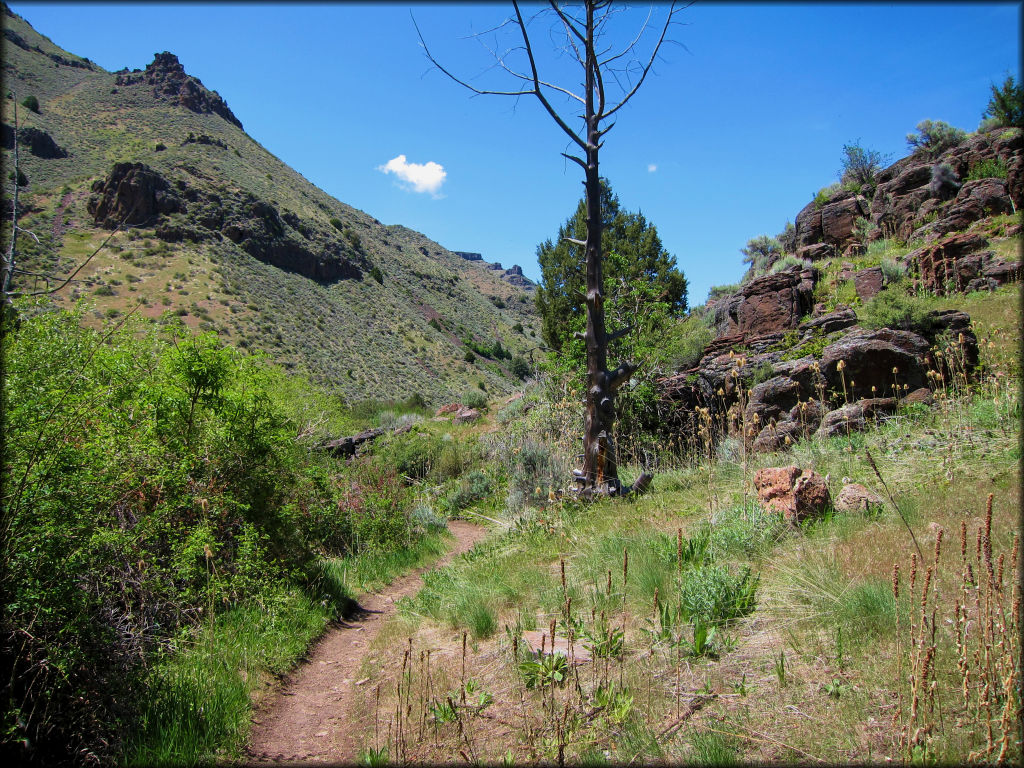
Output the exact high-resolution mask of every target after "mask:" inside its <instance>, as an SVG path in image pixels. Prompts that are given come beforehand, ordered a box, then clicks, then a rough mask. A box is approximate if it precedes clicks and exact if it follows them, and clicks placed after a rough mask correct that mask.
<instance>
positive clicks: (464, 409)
mask: <svg viewBox="0 0 1024 768" xmlns="http://www.w3.org/2000/svg"><path fill="white" fill-rule="evenodd" d="M479 418H480V411H478V410H476V408H469V407H468V406H464V405H463V406H460V407H459V410H458V411H456V413H455V418H454V421H455V423H456V424H468V423H469V422H471V421H476V420H477V419H479Z"/></svg>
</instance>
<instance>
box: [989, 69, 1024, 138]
mask: <svg viewBox="0 0 1024 768" xmlns="http://www.w3.org/2000/svg"><path fill="white" fill-rule="evenodd" d="M990 87H991V89H992V97H991V98H990V99H989V101H988V106H987V107H986V108H985V111H984V112H983V113H982V117H985V118H987V122H988V126H989V127H990V128H995V127H997V126H998V127H1010V126H1016V127H1018V128H1024V84H1020V85H1018V84H1017V83H1016V82H1014V79H1013V75H1007V77H1006V80H1004V81H1003V85H1002V87H996V85H995V83H992V84H991V86H990Z"/></svg>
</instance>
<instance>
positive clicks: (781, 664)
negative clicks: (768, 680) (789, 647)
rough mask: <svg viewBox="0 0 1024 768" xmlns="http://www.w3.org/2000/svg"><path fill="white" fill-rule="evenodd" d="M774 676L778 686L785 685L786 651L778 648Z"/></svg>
mask: <svg viewBox="0 0 1024 768" xmlns="http://www.w3.org/2000/svg"><path fill="white" fill-rule="evenodd" d="M775 677H776V679H777V680H778V681H779V688H785V687H786V651H785V650H780V651H779V655H778V656H776V657H775Z"/></svg>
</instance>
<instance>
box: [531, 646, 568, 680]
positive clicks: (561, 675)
mask: <svg viewBox="0 0 1024 768" xmlns="http://www.w3.org/2000/svg"><path fill="white" fill-rule="evenodd" d="M519 672H520V673H521V674H522V676H523V682H524V683H525V684H526V687H527V688H546V687H548V686H552V685H561V684H562V683H563V682H564V681H565V678H566V675H567V674H568V673H569V660H568V659H567V658H566V657H565V654H563V653H545V654H542V653H540V652H539V651H531V652H530V656H529V658H527V659H525V660H524V661H521V662H519Z"/></svg>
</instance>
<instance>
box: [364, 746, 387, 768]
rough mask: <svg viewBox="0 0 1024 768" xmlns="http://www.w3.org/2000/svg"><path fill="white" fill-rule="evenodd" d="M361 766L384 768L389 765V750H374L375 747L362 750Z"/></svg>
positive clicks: (382, 748)
mask: <svg viewBox="0 0 1024 768" xmlns="http://www.w3.org/2000/svg"><path fill="white" fill-rule="evenodd" d="M359 764H360V765H364V766H366V768H383V766H385V765H387V764H388V748H387V747H381V748H380V749H374V748H373V747H367V748H366V749H363V750H360V752H359Z"/></svg>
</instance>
